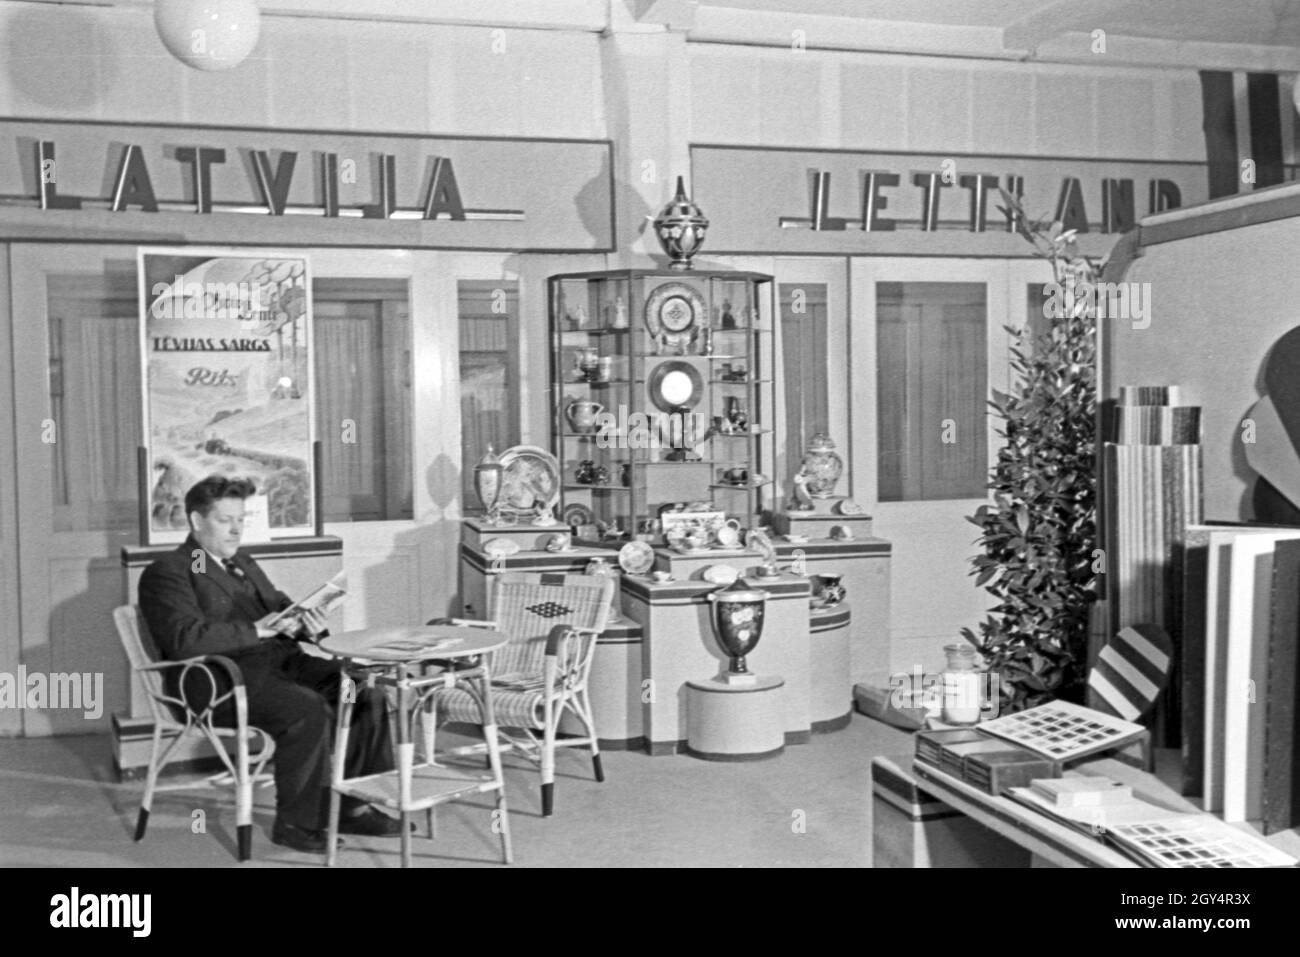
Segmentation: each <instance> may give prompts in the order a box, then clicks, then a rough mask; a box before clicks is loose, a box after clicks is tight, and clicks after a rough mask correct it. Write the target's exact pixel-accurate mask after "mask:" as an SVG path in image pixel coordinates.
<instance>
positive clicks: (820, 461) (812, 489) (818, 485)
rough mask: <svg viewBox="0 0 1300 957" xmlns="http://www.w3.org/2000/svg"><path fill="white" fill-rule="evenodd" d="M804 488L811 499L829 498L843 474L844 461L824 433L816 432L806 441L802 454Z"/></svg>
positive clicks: (832, 442) (831, 440) (832, 441)
mask: <svg viewBox="0 0 1300 957" xmlns="http://www.w3.org/2000/svg"><path fill="white" fill-rule="evenodd" d="M803 472H804V475H805V476H806V481H805V487H806V488H807V489H808V493H809V494H810V495H812V497H813V498H830V497H831V495H832V493H834V491H835V484H836V483H837V482H838V481H839V480H840V476H841V475H843V474H844V460H843V459H842V458H840V454H839V453H838V452H836V451H835V442H834V440H833V439H831V437H830V436H829V435H827V434H826V433H825V432H818V433H817V434H816V435H814V436H813V437H812V438H811V439H810V440H809V441H808V448H807V449H806V450H804V453H803Z"/></svg>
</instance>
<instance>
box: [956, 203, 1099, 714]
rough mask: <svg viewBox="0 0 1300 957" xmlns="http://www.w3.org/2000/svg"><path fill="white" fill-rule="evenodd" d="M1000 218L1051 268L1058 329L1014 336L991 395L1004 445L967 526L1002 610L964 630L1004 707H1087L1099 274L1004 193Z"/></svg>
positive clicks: (1070, 237)
mask: <svg viewBox="0 0 1300 957" xmlns="http://www.w3.org/2000/svg"><path fill="white" fill-rule="evenodd" d="M1002 199H1003V202H1004V203H1005V204H1006V205H1005V207H1004V208H1003V212H1004V213H1006V214H1008V215H1014V216H1015V217H1016V220H1015V222H1016V225H1017V230H1018V232H1019V233H1020V235H1022V236H1023V237H1024V238H1025V239H1026V240H1028V241H1029V242H1030V243H1031V244H1032V245H1033V246H1034V249H1035V250H1036V252H1037V253H1038V255H1039V256H1041V257H1043V258H1044V259H1046V260H1047V261H1048V262H1049V263H1050V264H1051V267H1052V275H1053V278H1054V280H1055V285H1054V286H1052V287H1051V289H1050V291H1051V293H1052V295H1051V298H1050V299H1048V298H1045V300H1044V302H1045V303H1047V304H1051V305H1052V306H1053V307H1054V308H1045V313H1046V314H1047V315H1048V317H1049V318H1050V320H1051V324H1050V327H1049V329H1048V330H1047V331H1046V332H1044V333H1043V334H1041V335H1040V336H1039V337H1038V338H1037V340H1036V341H1031V339H1030V337H1029V334H1028V333H1027V332H1026V331H1024V330H1022V329H1018V328H1010V327H1008V329H1007V331H1008V332H1009V333H1010V334H1011V336H1012V346H1011V367H1012V369H1013V371H1014V373H1015V376H1016V382H1017V385H1016V387H1015V388H1014V389H1013V390H1012V392H1010V393H1009V394H1003V393H1000V392H998V391H997V390H994V392H993V396H994V397H993V399H992V400H991V401H990V405H991V406H992V408H993V409H994V411H996V412H997V413H998V415H999V416H1001V417H1002V419H1003V421H1004V428H1003V430H1002V431H1001V432H1000V434H1001V435H1002V436H1003V437H1004V438H1005V440H1006V442H1005V444H1004V446H1003V447H1002V449H1001V451H999V453H998V458H997V464H996V465H995V466H994V468H993V471H992V475H991V478H990V481H989V489H990V491H991V492H992V501H991V502H990V503H988V504H986V505H981V506H980V507H979V509H977V510H976V512H975V514H974V515H973V516H971V517H970V518H969V521H971V522H973V523H974V524H975V525H977V526H979V529H980V536H979V538H978V539H977V540H976V542H977V544H978V545H980V546H981V547H982V548H983V554H981V555H978V556H977V557H976V558H975V559H974V560H973V565H974V567H973V569H972V571H971V574H972V575H974V576H975V582H976V584H977V585H980V586H983V587H984V588H985V589H986V590H987V591H988V592H989V593H990V594H991V595H993V597H994V598H995V599H996V603H995V604H994V606H993V607H992V608H991V609H990V610H989V613H988V617H987V618H986V619H985V620H984V621H983V622H981V623H980V625H979V634H978V635H976V634H975V632H974V631H972V630H971V629H969V628H965V629H963V630H962V635H963V636H964V637H965V638H966V640H967V641H969V642H971V643H972V644H973V645H975V647H976V648H978V649H979V651H980V653H981V654H982V656H983V658H984V662H985V666H986V667H987V669H988V670H989V672H990V673H993V674H997V675H998V676H999V696H1000V700H999V708H1000V709H1001V710H1002V711H1004V712H1011V711H1019V710H1021V709H1023V708H1028V707H1032V706H1034V705H1037V704H1042V703H1043V702H1045V701H1050V700H1052V699H1053V698H1056V697H1062V698H1066V699H1074V700H1079V699H1080V697H1081V692H1082V682H1083V672H1084V667H1085V664H1086V655H1087V642H1088V617H1089V609H1090V606H1091V605H1092V603H1093V602H1094V601H1095V600H1096V598H1097V590H1098V578H1097V568H1096V566H1095V554H1094V549H1095V548H1096V544H1097V525H1096V499H1097V479H1096V470H1095V465H1096V445H1095V437H1096V436H1095V430H1096V411H1097V388H1096V363H1095V361H1094V360H1095V353H1096V336H1095V331H1096V310H1095V308H1094V307H1095V289H1096V280H1097V277H1098V275H1099V266H1098V265H1097V264H1094V263H1093V262H1092V261H1090V260H1089V259H1087V258H1086V257H1084V256H1081V255H1079V253H1078V250H1077V246H1076V244H1075V230H1064V229H1063V228H1062V224H1061V223H1059V222H1048V221H1046V220H1030V219H1029V218H1028V217H1027V216H1025V215H1024V211H1023V209H1022V208H1021V206H1020V203H1019V202H1018V201H1017V199H1016V198H1015V197H1014V196H1012V195H1011V194H1009V193H1007V192H1006V191H1005V190H1003V191H1002Z"/></svg>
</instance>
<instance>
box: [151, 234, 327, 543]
mask: <svg viewBox="0 0 1300 957" xmlns="http://www.w3.org/2000/svg"><path fill="white" fill-rule="evenodd" d="M138 276H139V284H140V296H139V300H140V354H141V369H142V370H143V376H142V381H143V384H144V402H143V404H142V405H143V409H144V431H143V433H142V434H143V435H144V437H145V440H144V441H145V458H146V461H145V463H144V464H145V469H146V473H145V474H146V476H147V478H146V480H145V481H146V484H147V494H144V495H143V496H142V498H143V501H142V502H141V508H142V509H144V510H145V512H146V514H145V516H144V521H142V523H141V527H142V528H144V529H147V541H145V542H143V543H142V544H147V545H152V544H160V543H167V542H180V541H183V540H184V539H185V536H186V535H187V534H188V524H187V521H186V516H185V506H184V501H185V492H186V490H188V489H189V487H190V486H191V485H193V484H194V483H195V482H197V481H198V480H200V479H202V478H205V477H207V476H209V475H225V476H229V477H231V478H246V479H250V480H252V482H253V483H254V484H255V486H256V494H258V495H264V496H265V497H266V500H265V501H266V511H267V524H268V525H269V532H270V536H271V537H272V538H287V537H293V536H300V535H312V534H314V533H315V527H316V515H315V509H316V507H317V506H316V502H315V498H314V489H315V476H314V474H313V467H314V465H313V459H312V446H313V441H314V439H315V422H314V416H313V412H312V410H313V405H314V402H313V386H314V383H313V377H312V351H311V349H312V343H311V276H310V269H309V264H308V261H307V258H306V257H305V256H303V255H302V254H300V253H289V252H278V251H268V250H248V249H244V250H208V249H195V248H192V247H179V248H156V247H142V248H141V249H140V251H139V254H138Z"/></svg>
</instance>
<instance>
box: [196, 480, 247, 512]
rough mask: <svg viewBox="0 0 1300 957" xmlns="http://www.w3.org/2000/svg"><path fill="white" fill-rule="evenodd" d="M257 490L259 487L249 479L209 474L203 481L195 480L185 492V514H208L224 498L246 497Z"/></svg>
mask: <svg viewBox="0 0 1300 957" xmlns="http://www.w3.org/2000/svg"><path fill="white" fill-rule="evenodd" d="M255 491H257V487H256V486H255V485H254V484H253V483H252V482H251V481H249V480H248V479H240V478H236V479H232V478H226V477H225V476H224V475H209V476H208V477H207V478H205V479H203V480H202V481H200V482H195V483H194V485H192V486H191V487H190V490H189V491H188V492H186V493H185V514H186V515H189V514H190V513H191V512H198V513H199V514H200V515H205V516H206V515H207V514H208V512H210V511H212V506H213V505H215V504H216V503H217V502H219V501H221V500H222V499H223V498H238V499H245V498H248V496H250V495H252V494H253V493H254V492H255Z"/></svg>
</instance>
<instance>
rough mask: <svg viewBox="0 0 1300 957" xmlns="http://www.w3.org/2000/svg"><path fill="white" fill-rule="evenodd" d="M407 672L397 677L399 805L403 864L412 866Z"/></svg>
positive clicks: (411, 749) (411, 756)
mask: <svg viewBox="0 0 1300 957" xmlns="http://www.w3.org/2000/svg"><path fill="white" fill-rule="evenodd" d="M409 696H410V687H409V682H408V681H407V677H406V674H405V673H404V672H402V671H401V669H399V671H398V679H397V805H398V809H399V810H400V811H401V818H402V866H403V867H410V866H411V825H410V820H409V819H410V807H411V773H412V772H411V767H412V764H413V762H414V758H415V753H414V752H415V745H414V744H413V743H412V741H411V719H412V717H413V715H412V713H411V712H412V711H413V710H414V709H412V708H411V707H410V706H409V704H408V698H409Z"/></svg>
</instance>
